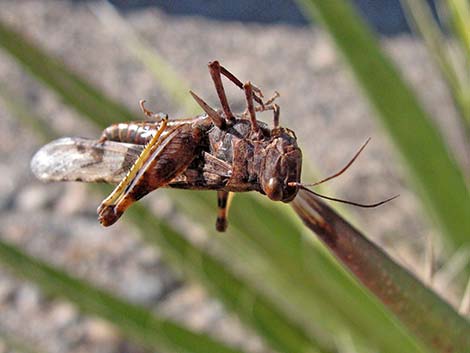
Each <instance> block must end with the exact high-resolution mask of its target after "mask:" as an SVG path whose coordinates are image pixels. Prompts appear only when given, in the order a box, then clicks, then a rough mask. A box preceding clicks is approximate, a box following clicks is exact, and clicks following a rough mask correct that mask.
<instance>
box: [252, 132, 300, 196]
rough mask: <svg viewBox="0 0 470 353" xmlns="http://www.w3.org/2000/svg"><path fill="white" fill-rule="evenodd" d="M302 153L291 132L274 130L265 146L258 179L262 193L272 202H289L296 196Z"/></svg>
mask: <svg viewBox="0 0 470 353" xmlns="http://www.w3.org/2000/svg"><path fill="white" fill-rule="evenodd" d="M301 169H302V152H301V151H300V149H299V147H298V146H297V138H296V136H295V134H294V133H293V131H291V130H289V129H286V128H282V127H279V128H275V129H273V130H272V132H271V137H270V139H269V143H268V144H267V145H266V146H265V158H264V163H263V164H262V166H261V170H260V174H259V179H260V183H261V188H262V189H263V191H264V193H265V194H266V195H267V196H268V197H269V198H270V199H271V200H273V201H283V202H289V201H292V200H293V199H294V197H295V196H296V195H297V191H298V186H294V185H293V184H289V183H298V182H300V173H301Z"/></svg>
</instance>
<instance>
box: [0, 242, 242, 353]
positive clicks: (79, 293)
mask: <svg viewBox="0 0 470 353" xmlns="http://www.w3.org/2000/svg"><path fill="white" fill-rule="evenodd" d="M0 261H1V262H2V263H3V264H4V265H6V266H8V267H9V268H10V269H11V270H13V272H15V273H16V274H18V275H20V276H22V277H24V278H26V279H27V280H29V281H33V282H34V283H36V284H38V285H39V286H40V287H41V289H42V290H44V291H45V292H46V293H48V294H50V295H53V296H56V297H61V298H65V299H68V300H70V301H71V302H73V303H74V304H75V305H77V306H78V307H79V308H80V309H81V310H82V311H84V312H86V313H88V314H92V315H98V316H100V317H102V318H104V319H106V320H108V321H110V322H111V323H112V324H114V325H115V326H117V327H118V328H119V329H120V330H121V332H123V333H124V334H126V335H128V336H129V337H131V338H133V339H135V340H136V341H137V342H140V343H142V344H144V345H145V346H147V347H149V348H152V349H162V348H164V349H165V350H168V351H173V352H188V353H197V352H199V353H203V352H204V353H206V352H214V353H219V352H225V353H235V352H239V351H237V350H235V349H231V348H229V347H227V346H225V345H223V344H221V343H219V342H217V341H214V340H213V339H211V338H209V337H208V336H206V335H204V334H197V333H193V332H191V331H189V330H187V329H185V328H183V327H181V326H179V325H177V324H175V323H173V322H172V321H170V320H166V319H163V318H158V317H157V316H155V315H153V314H152V313H151V311H149V310H148V309H146V308H143V307H140V306H137V305H134V304H130V303H128V302H126V301H124V300H122V299H119V298H117V297H115V296H113V295H111V294H110V293H107V292H105V291H103V290H100V289H98V288H95V287H93V286H91V285H90V284H88V283H85V282H84V281H81V280H79V279H77V278H73V277H71V276H69V275H67V274H66V273H65V272H62V271H59V270H57V269H55V268H53V267H51V266H49V265H47V264H46V263H44V262H42V261H40V260H38V259H35V258H33V257H30V256H28V255H26V254H25V253H24V252H22V251H21V250H19V249H18V248H16V247H14V246H12V245H9V244H7V243H5V242H3V241H0Z"/></svg>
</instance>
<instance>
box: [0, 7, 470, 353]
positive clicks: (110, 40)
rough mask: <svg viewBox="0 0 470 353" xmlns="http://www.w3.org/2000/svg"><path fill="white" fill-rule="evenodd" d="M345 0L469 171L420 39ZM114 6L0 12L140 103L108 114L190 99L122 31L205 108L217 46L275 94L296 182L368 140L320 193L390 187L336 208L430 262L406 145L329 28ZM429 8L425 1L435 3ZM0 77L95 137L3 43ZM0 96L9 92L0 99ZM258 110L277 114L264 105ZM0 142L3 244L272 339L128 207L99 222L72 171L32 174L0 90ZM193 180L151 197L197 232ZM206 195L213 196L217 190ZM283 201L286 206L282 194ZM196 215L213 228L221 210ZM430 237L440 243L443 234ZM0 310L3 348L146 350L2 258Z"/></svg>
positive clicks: (349, 194)
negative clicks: (301, 165)
mask: <svg viewBox="0 0 470 353" xmlns="http://www.w3.org/2000/svg"><path fill="white" fill-rule="evenodd" d="M354 3H355V5H357V8H358V10H359V12H360V13H361V14H362V15H363V16H364V17H365V19H366V20H367V22H368V23H369V24H370V25H371V26H372V27H373V28H374V29H375V31H377V33H378V36H379V40H380V43H381V45H382V46H383V48H384V49H385V51H386V52H387V53H388V54H390V55H391V57H392V58H393V61H394V62H395V64H396V65H397V66H398V68H399V70H400V72H401V73H402V74H403V76H404V77H406V80H407V81H408V82H409V83H410V84H411V85H412V86H413V87H414V88H415V91H416V93H417V94H418V96H419V98H420V100H421V101H422V102H423V104H424V106H425V107H426V109H427V111H428V112H430V113H431V114H432V115H433V116H434V117H435V118H436V124H437V125H438V126H439V127H440V130H441V132H442V134H443V136H444V137H445V139H446V141H447V142H448V144H449V145H450V146H451V149H452V151H453V152H454V154H455V156H456V159H457V160H458V162H459V163H460V165H461V166H462V169H463V170H467V171H468V170H469V168H470V161H469V159H468V154H467V152H468V151H466V147H465V138H464V133H463V131H462V129H461V128H460V125H459V123H458V120H457V118H456V116H457V113H456V110H455V108H454V105H453V102H452V97H451V96H450V95H449V93H448V90H447V88H446V85H445V83H444V82H443V80H442V79H441V77H440V75H439V73H438V70H437V69H436V67H435V66H434V65H433V63H432V60H431V58H430V57H429V55H428V53H427V51H426V49H425V47H424V46H423V44H422V41H421V40H420V39H418V38H416V36H415V35H413V34H412V33H411V32H410V29H409V26H408V25H407V22H406V18H405V15H404V13H403V10H402V8H401V5H400V2H399V1H398V0H381V1H372V0H357V1H354ZM111 4H112V5H114V6H115V7H113V6H110V4H109V3H103V2H95V1H49V0H43V1H26V0H23V1H9V0H2V1H0V21H1V22H2V23H5V24H8V25H9V26H11V27H12V28H14V29H15V30H17V31H19V32H20V33H22V34H23V35H24V36H25V37H27V38H28V39H29V40H30V41H31V42H33V43H34V44H35V45H36V46H38V47H40V48H42V49H44V50H45V51H46V52H47V53H49V54H50V55H52V56H54V57H55V58H58V59H59V60H61V61H63V62H64V63H65V64H66V66H67V67H69V68H71V69H72V70H73V71H74V72H76V73H78V74H79V75H80V76H82V77H83V78H84V79H86V80H87V81H90V82H91V83H92V84H93V85H95V86H97V87H98V88H99V89H101V90H103V91H104V92H106V94H108V95H109V96H111V97H112V98H113V99H114V100H116V101H118V102H120V103H121V104H123V105H124V106H126V107H127V108H128V109H129V110H130V111H132V112H135V116H134V115H133V116H122V117H121V116H113V117H110V118H112V119H115V120H116V121H127V120H133V119H134V120H135V119H141V118H143V116H141V114H140V113H139V111H138V102H139V100H140V99H146V100H147V106H148V108H149V109H151V110H154V111H162V112H166V113H168V114H169V116H170V118H180V117H187V116H188V114H192V112H188V110H190V109H188V105H191V103H187V104H188V105H182V104H181V101H179V102H178V101H177V100H176V99H175V98H174V96H172V95H171V94H169V93H168V89H167V85H168V84H171V82H166V83H163V84H162V83H161V82H158V80H157V79H156V78H155V76H154V74H153V72H152V68H151V66H149V65H146V64H145V60H142V56H144V55H143V54H142V52H140V54H141V56H140V58H139V54H138V53H139V50H137V51H136V50H133V49H132V45H129V40H128V35H129V33H132V36H136V37H137V38H138V39H139V41H140V43H141V44H142V45H143V46H144V47H145V48H147V49H149V50H150V51H151V52H153V53H154V54H155V55H156V56H157V57H158V58H159V60H162V61H163V62H165V64H166V65H168V67H169V68H171V70H173V71H174V72H175V73H177V75H178V76H179V77H180V78H181V80H183V81H184V82H185V85H186V86H187V87H189V88H191V89H192V90H194V91H195V92H197V93H198V94H199V95H200V96H201V97H203V98H204V99H205V100H206V101H207V102H209V103H210V104H211V105H212V106H217V104H218V101H217V98H216V93H215V90H214V88H213V85H212V81H211V79H210V76H209V73H208V70H207V63H208V62H209V61H211V60H214V59H217V60H219V61H220V62H221V63H222V65H224V66H225V67H226V68H228V69H229V70H230V71H231V72H233V73H234V74H235V75H236V76H237V77H239V78H240V79H241V80H242V81H247V80H250V81H252V82H254V83H255V84H256V85H257V86H258V87H260V88H262V89H263V92H264V93H265V95H266V96H270V95H271V94H272V93H273V92H274V91H275V90H276V91H279V93H280V94H281V97H280V98H279V102H278V103H279V105H280V106H281V124H282V125H283V126H286V127H289V128H290V129H292V130H294V131H295V132H296V134H297V136H298V139H299V143H300V145H301V148H302V150H303V154H304V160H305V164H306V165H308V167H307V168H306V170H307V172H306V173H305V174H304V178H303V181H304V182H314V181H315V180H313V179H312V180H309V179H308V180H307V179H306V178H309V177H311V178H314V176H313V175H317V176H319V177H323V176H326V175H329V174H331V173H333V172H335V171H336V170H338V169H339V168H340V167H342V166H343V165H344V164H345V163H346V162H347V161H348V160H349V158H350V157H351V156H352V155H353V154H354V152H355V151H356V149H357V148H358V147H359V146H360V145H361V144H362V143H363V142H364V141H365V140H366V139H367V138H368V137H372V141H371V143H370V144H369V146H368V147H367V149H366V151H365V152H364V153H363V154H362V155H361V157H360V159H359V160H358V161H357V162H356V163H355V165H354V166H353V167H352V168H351V169H350V170H349V171H348V172H347V173H346V174H345V175H343V176H341V178H340V179H337V180H335V181H333V182H331V183H330V184H328V185H327V186H326V189H325V190H326V192H327V193H328V192H329V193H330V194H334V195H336V196H339V197H342V198H345V199H348V200H355V201H360V202H375V201H378V200H382V199H385V198H387V197H389V196H391V195H395V194H400V195H401V196H400V198H398V199H397V200H395V201H393V202H391V203H389V204H387V205H384V206H382V207H380V208H378V209H372V210H363V209H357V208H349V207H348V208H347V209H346V208H345V209H346V214H347V215H348V216H349V217H350V218H351V219H352V220H353V222H354V224H356V225H357V226H358V227H359V228H360V229H362V230H367V232H366V234H367V235H368V236H369V237H370V238H371V239H372V240H373V241H374V242H376V243H378V244H380V246H382V247H384V248H385V249H386V250H387V252H389V253H390V254H391V255H392V256H393V257H394V258H395V259H396V260H397V261H398V262H400V263H401V264H403V265H404V266H406V267H407V268H409V269H410V270H411V271H413V272H414V273H415V274H416V275H417V276H421V277H422V276H423V275H424V273H425V271H426V270H425V268H424V265H423V264H424V263H425V260H424V258H425V249H426V246H427V245H426V244H427V241H426V239H428V238H429V237H430V236H432V235H435V232H436V230H435V229H434V228H433V227H432V226H431V225H430V224H429V222H428V221H427V219H426V218H425V217H424V214H423V210H422V208H421V206H420V204H419V202H418V200H417V197H416V195H415V192H414V191H413V190H412V188H411V186H410V184H409V180H408V179H407V177H406V173H405V171H404V167H403V164H402V160H401V158H400V157H399V156H398V155H397V154H396V153H395V150H394V148H393V147H392V144H391V142H390V140H389V138H388V135H387V134H386V133H385V132H384V130H383V129H382V127H381V125H380V124H379V123H378V122H377V121H376V120H375V119H374V118H373V115H374V114H375V113H374V112H373V111H372V110H371V108H370V107H369V105H368V104H367V102H366V101H365V99H364V98H363V95H362V94H361V91H360V89H359V88H358V86H357V85H356V83H355V82H354V80H353V77H352V75H351V73H350V71H349V69H348V67H347V66H346V65H345V64H344V63H343V61H342V59H341V56H340V55H339V54H338V53H337V52H336V51H335V48H334V46H333V44H332V42H331V40H330V39H329V37H328V35H327V34H326V33H325V32H324V31H323V30H322V29H321V28H319V27H317V26H314V27H313V30H312V28H311V27H310V25H309V22H308V21H307V19H306V18H305V17H304V15H303V14H302V12H301V11H300V10H299V8H298V7H297V5H296V3H295V2H294V1H289V0H285V1H282V0H276V1H256V2H253V1H238V2H225V1H202V0H198V1H113V2H111ZM432 8H433V11H435V7H434V5H433V4H432ZM136 53H137V54H136ZM365 55H366V54H365ZM157 71H158V70H157ZM157 75H158V74H157ZM0 81H1V82H2V86H5V87H7V88H8V92H9V94H10V97H14V98H15V99H18V100H19V101H21V102H23V103H22V104H24V107H25V108H27V109H29V110H30V111H32V112H34V113H35V114H37V115H38V116H40V117H42V118H43V119H44V120H45V121H46V122H47V123H48V124H50V125H51V126H53V128H54V130H56V131H58V133H59V135H61V136H83V137H89V138H98V137H99V136H100V129H99V128H96V127H95V126H93V125H92V124H91V123H90V122H89V121H88V120H86V119H84V118H83V117H82V116H81V115H80V114H79V113H77V112H76V111H74V110H72V109H70V108H68V107H67V105H66V104H64V102H63V101H61V99H59V98H58V97H57V96H56V95H55V94H53V93H52V92H51V91H50V90H49V89H47V88H46V87H45V86H44V85H43V84H41V83H39V82H38V81H36V80H34V79H33V78H32V77H31V75H30V74H29V73H28V72H27V70H25V69H24V68H22V67H20V66H19V65H18V64H17V63H16V62H15V60H14V59H13V58H12V57H11V56H9V55H8V54H7V53H6V52H4V51H0ZM226 86H229V88H228V93H229V97H230V98H229V99H230V102H231V106H232V107H233V110H234V111H238V112H239V111H242V110H243V109H244V99H243V95H242V94H241V92H240V91H238V90H237V89H235V88H233V87H230V84H227V85H226ZM183 93H184V92H183ZM184 94H186V93H184ZM184 99H186V98H184ZM4 100H5V96H4V97H3V98H2V100H0V102H1V101H4ZM7 100H8V99H7ZM187 102H188V101H187ZM259 119H260V120H264V121H267V122H269V123H271V114H269V113H265V114H263V115H261V116H260V117H259ZM0 141H1V142H0V175H1V177H0V210H1V211H0V235H1V236H2V238H3V239H4V240H5V241H8V242H9V243H12V244H15V245H17V246H19V247H21V248H22V249H23V250H25V251H26V252H27V253H29V254H32V255H34V256H35V257H38V258H40V259H43V260H46V261H47V262H48V263H51V264H54V265H57V266H59V267H60V268H62V269H65V270H67V271H68V273H71V274H73V275H76V276H78V277H80V278H84V279H86V280H88V281H91V282H92V283H94V284H96V285H97V286H99V287H101V288H105V289H107V290H109V291H111V292H113V293H115V294H116V295H118V296H120V297H122V298H125V299H127V300H129V301H130V302H133V303H137V304H139V305H143V306H145V307H146V308H149V309H151V310H152V311H154V312H156V313H158V314H161V315H162V316H163V317H168V318H171V319H174V320H176V321H177V322H181V323H183V324H184V326H186V327H190V328H192V329H194V330H196V331H198V332H205V333H209V334H210V335H211V336H213V337H216V338H219V339H222V340H224V341H225V342H229V343H230V344H234V345H236V346H239V347H242V349H243V350H246V351H250V352H267V351H270V348H269V346H267V345H266V344H265V343H264V342H263V340H262V339H260V338H259V337H258V336H257V334H256V333H254V332H253V331H252V330H251V329H249V328H247V327H246V326H245V325H244V324H242V323H241V322H240V321H239V319H238V318H237V317H236V316H235V315H233V314H231V313H229V312H227V311H226V310H225V309H224V307H223V306H222V305H221V303H220V302H219V301H218V300H217V299H215V298H214V297H213V296H210V295H208V293H207V292H206V290H205V289H204V288H203V287H201V286H200V284H199V283H197V282H193V281H187V280H185V279H184V276H181V273H178V272H177V271H176V272H175V271H174V270H173V269H170V268H169V267H167V265H166V262H165V261H163V260H162V254H161V252H159V251H158V249H156V248H155V247H150V246H149V245H148V244H147V243H145V242H144V241H143V240H142V239H141V238H140V237H139V236H138V235H137V234H136V233H137V230H136V227H135V226H134V225H132V224H131V223H128V222H125V219H126V216H124V217H123V219H124V221H120V222H118V224H116V225H115V226H113V227H111V228H106V229H105V228H102V227H101V226H100V225H99V223H98V222H97V220H96V213H95V210H96V207H97V206H98V205H99V203H100V202H101V199H102V196H101V195H100V194H97V193H92V192H90V191H89V189H88V187H87V186H86V185H83V184H80V183H64V184H60V183H57V184H47V185H46V184H43V183H41V182H39V181H37V180H36V179H35V178H34V177H33V175H32V174H31V172H30V168H29V162H30V160H31V157H32V156H33V154H34V152H35V151H36V150H37V149H38V148H39V147H40V146H41V145H42V144H44V140H41V139H40V138H38V135H37V134H36V133H35V131H34V129H31V128H29V127H28V126H27V125H25V124H24V123H22V122H21V121H20V120H18V119H17V117H16V116H15V115H14V114H12V111H11V110H9V109H7V104H6V103H5V102H4V103H0ZM312 171H314V173H313V172H312ZM187 192H188V191H186V192H177V193H166V192H162V191H160V190H159V191H156V192H154V193H152V194H151V195H150V196H148V197H147V198H146V200H145V204H147V205H149V207H150V208H151V209H152V210H153V211H154V212H156V213H157V214H158V215H160V216H161V217H163V218H165V219H168V220H170V221H171V222H172V224H174V225H175V227H177V228H178V229H181V230H183V231H184V232H185V233H186V234H188V237H189V239H190V240H191V241H194V242H196V243H197V242H199V241H204V239H205V231H204V228H202V227H201V226H200V225H199V224H195V223H194V222H193V221H192V220H191V219H189V218H188V217H185V216H181V215H179V214H178V213H177V212H176V206H175V205H174V204H173V202H172V198H174V197H184V194H185V193H187ZM213 202H214V205H215V203H216V197H215V195H214V197H213ZM236 202H237V197H235V199H234V204H235V203H236ZM282 210H286V212H288V206H283V208H282ZM199 221H200V223H202V224H209V225H210V226H212V225H213V223H214V222H215V213H214V214H213V215H212V216H211V217H208V218H207V219H199ZM229 221H230V219H229ZM229 232H230V228H229ZM220 236H221V237H224V236H225V235H220ZM436 247H437V250H436V252H437V253H439V249H440V245H439V244H437V245H436ZM465 254H467V253H465ZM459 256H460V258H458V259H457V260H456V261H460V262H459V266H460V268H462V267H466V266H468V264H467V262H466V261H467V260H468V254H467V255H462V254H460V255H459ZM441 280H442V283H437V284H436V286H437V288H438V290H439V288H441V289H442V288H445V287H446V286H447V284H448V283H446V282H445V280H444V279H441ZM449 298H450V299H449V300H452V295H450V296H449ZM454 299H455V298H454ZM0 312H1V314H0V352H1V353H3V352H16V351H22V349H21V348H20V346H21V345H18V342H26V343H27V345H29V346H31V347H34V348H35V351H36V349H37V351H41V352H143V351H146V350H145V349H144V348H141V346H139V345H137V344H136V343H133V341H129V340H128V339H126V338H124V337H123V336H122V335H121V334H120V333H119V332H118V331H117V330H116V329H115V328H114V327H113V326H112V325H110V324H109V323H107V322H106V321H104V320H102V319H100V318H97V317H94V316H88V315H84V314H81V313H80V312H79V311H78V310H77V309H76V308H75V307H74V306H73V305H72V304H70V303H69V302H67V301H63V300H55V299H54V300H53V299H51V298H49V297H48V296H47V295H44V294H43V293H42V292H41V291H40V290H39V289H38V288H37V287H36V285H34V284H31V283H29V282H23V281H21V280H19V279H17V278H16V277H15V276H13V275H12V274H11V272H9V271H7V270H6V269H4V268H2V267H0ZM2 337H3V338H2ZM15 342H16V343H15Z"/></svg>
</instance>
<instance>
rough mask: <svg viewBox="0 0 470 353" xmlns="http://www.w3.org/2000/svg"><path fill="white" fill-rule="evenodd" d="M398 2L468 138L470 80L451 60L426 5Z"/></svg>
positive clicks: (419, 1) (420, 1)
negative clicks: (437, 72)
mask: <svg viewBox="0 0 470 353" xmlns="http://www.w3.org/2000/svg"><path fill="white" fill-rule="evenodd" d="M401 3H402V4H403V8H404V9H405V12H406V13H407V15H408V18H409V22H411V23H412V24H414V27H415V30H416V31H417V32H418V33H420V34H421V37H422V38H423V40H424V42H425V44H426V47H427V49H428V52H429V54H430V55H431V58H433V59H434V61H435V63H436V65H437V66H438V67H439V68H440V69H441V72H442V75H443V77H444V79H445V82H446V83H447V85H448V87H449V89H450V91H451V93H452V94H451V96H452V98H453V100H454V102H455V106H456V107H457V109H458V110H459V112H460V116H461V118H462V125H463V126H464V127H465V129H466V131H467V134H468V137H470V80H469V78H468V77H466V75H465V74H463V75H462V70H461V69H464V68H463V67H462V68H460V67H458V65H457V64H458V63H457V62H456V60H452V57H451V56H450V52H449V50H448V49H449V48H448V44H447V42H448V40H447V39H446V38H445V35H444V34H443V33H442V32H441V30H440V28H439V25H438V24H437V23H436V21H435V20H434V18H433V15H432V12H431V9H430V7H429V5H428V4H427V3H426V2H425V1H423V0H402V1H401ZM464 61H465V58H464ZM469 67H470V66H469ZM464 71H465V69H464Z"/></svg>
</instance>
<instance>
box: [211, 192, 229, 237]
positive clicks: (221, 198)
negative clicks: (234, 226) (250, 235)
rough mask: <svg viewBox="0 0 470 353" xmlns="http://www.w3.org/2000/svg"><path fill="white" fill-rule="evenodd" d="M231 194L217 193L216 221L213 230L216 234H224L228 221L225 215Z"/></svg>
mask: <svg viewBox="0 0 470 353" xmlns="http://www.w3.org/2000/svg"><path fill="white" fill-rule="evenodd" d="M232 197H233V193H232V192H229V191H217V207H218V211H217V221H216V223H215V229H216V230H217V231H218V232H225V230H226V229H227V225H228V221H227V215H228V210H229V208H230V203H231V201H232Z"/></svg>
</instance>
